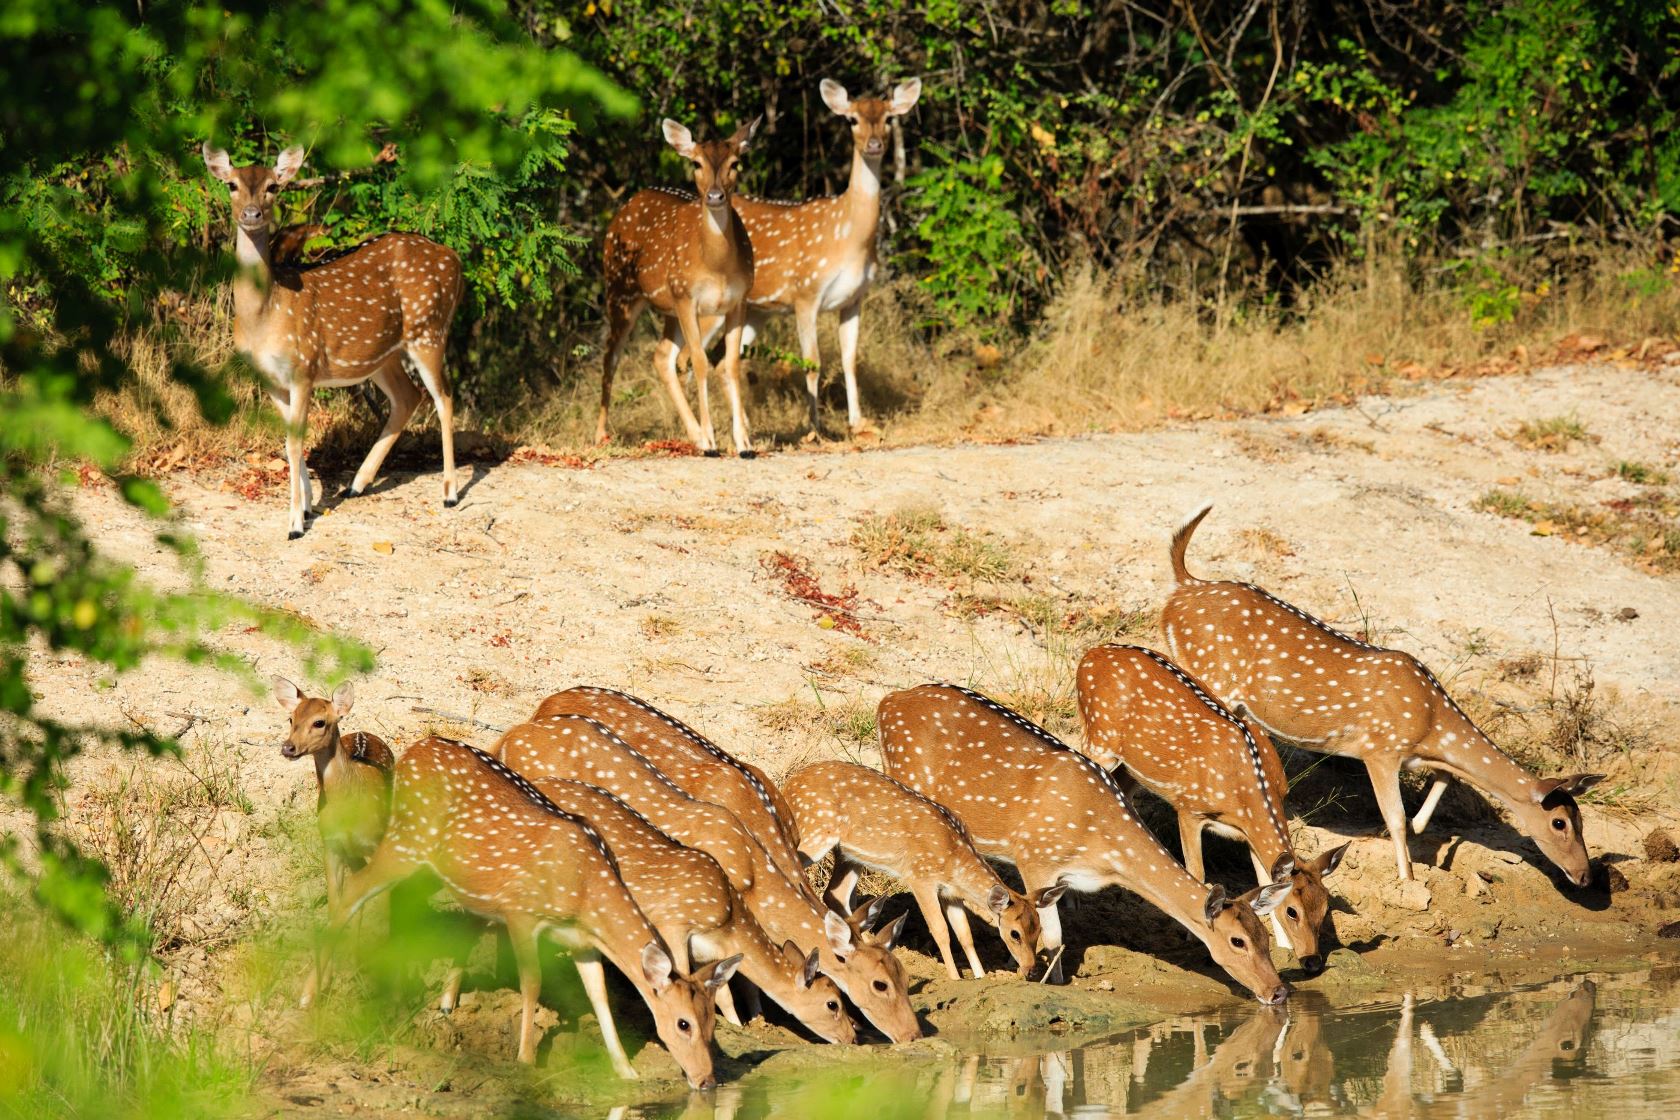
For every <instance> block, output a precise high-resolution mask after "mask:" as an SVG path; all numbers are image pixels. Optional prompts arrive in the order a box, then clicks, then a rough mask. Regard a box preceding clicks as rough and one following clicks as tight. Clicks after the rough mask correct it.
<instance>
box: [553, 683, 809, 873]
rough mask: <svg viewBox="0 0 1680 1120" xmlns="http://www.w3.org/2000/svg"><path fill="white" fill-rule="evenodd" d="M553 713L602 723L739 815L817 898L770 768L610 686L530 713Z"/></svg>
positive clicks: (567, 694)
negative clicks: (767, 770)
mask: <svg viewBox="0 0 1680 1120" xmlns="http://www.w3.org/2000/svg"><path fill="white" fill-rule="evenodd" d="M551 715H580V716H588V717H589V718H590V719H595V720H599V721H600V722H602V723H604V724H605V725H606V726H608V727H610V728H612V729H613V731H615V732H616V733H617V734H618V735H620V736H622V737H623V738H625V739H627V740H629V741H630V742H631V743H632V744H634V745H635V747H636V749H637V750H638V751H640V752H641V754H642V755H643V756H644V757H646V758H648V759H649V760H651V761H652V762H653V764H654V765H656V766H658V767H659V768H660V769H661V770H663V771H664V772H665V773H667V774H669V775H670V776H671V778H672V780H673V781H675V782H676V783H677V784H678V785H680V786H682V787H683V788H684V789H686V790H688V791H689V792H690V793H692V794H693V795H694V796H695V797H698V798H701V799H703V800H706V801H711V802H715V803H716V804H718V805H722V806H723V807H724V808H726V809H728V810H729V811H730V812H731V813H734V814H735V815H736V816H737V817H739V818H740V820H741V823H742V824H744V825H746V826H747V828H749V829H751V830H752V833H753V835H754V836H756V837H758V840H759V842H760V843H762V844H763V845H764V850H765V851H766V852H768V853H769V855H770V859H771V861H772V862H773V863H774V864H775V865H776V866H777V867H778V868H780V869H781V871H782V874H784V875H786V876H787V877H788V879H789V880H790V881H792V882H793V883H795V884H797V885H798V886H799V887H800V888H801V889H803V890H805V891H806V892H807V893H808V894H810V897H811V900H812V901H813V902H815V901H817V897H816V894H815V893H814V892H811V891H810V888H809V887H808V886H807V885H806V881H805V870H804V865H803V864H802V863H801V862H800V859H799V851H798V848H799V832H798V824H797V822H796V821H795V819H794V814H793V810H792V809H791V808H790V807H789V806H788V803H787V800H786V799H785V798H784V797H783V796H782V794H781V791H780V790H778V789H777V788H776V783H775V782H772V781H771V780H770V777H769V775H767V774H765V773H764V771H762V770H760V769H759V768H758V767H756V766H754V765H753V764H752V763H750V762H744V761H742V760H741V759H739V758H736V757H735V756H734V755H732V754H730V753H729V752H728V751H726V750H724V749H723V748H722V747H720V746H718V745H717V744H716V743H714V742H712V741H711V740H710V739H708V738H706V737H705V736H704V735H702V734H700V733H699V732H698V731H696V730H694V729H693V728H692V727H689V726H688V725H687V724H685V723H683V722H682V721H681V720H679V719H677V718H675V717H674V716H670V715H667V714H666V713H664V712H662V711H660V710H659V709H658V708H655V707H654V706H653V705H652V704H649V703H648V702H647V701H645V700H638V699H637V698H636V697H634V696H630V695H627V694H626V693H623V692H617V691H615V690H613V689H610V688H596V687H594V686H592V685H579V686H578V687H576V688H568V689H567V690H566V691H564V692H556V693H554V694H553V695H552V696H549V697H547V698H545V699H544V700H543V702H542V703H541V704H539V705H537V711H536V714H535V715H533V716H532V717H531V718H532V719H534V720H540V719H543V718H544V717H546V716H551Z"/></svg>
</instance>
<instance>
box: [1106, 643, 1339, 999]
mask: <svg viewBox="0 0 1680 1120" xmlns="http://www.w3.org/2000/svg"><path fill="white" fill-rule="evenodd" d="M1076 677H1077V680H1078V682H1079V715H1080V718H1081V720H1082V722H1083V723H1084V727H1085V753H1086V754H1087V755H1089V756H1090V757H1091V758H1093V759H1095V760H1096V762H1097V765H1099V766H1101V767H1102V768H1103V769H1105V770H1110V771H1114V776H1115V778H1116V779H1118V780H1119V782H1120V784H1121V786H1122V787H1127V786H1128V783H1132V784H1141V785H1142V786H1144V788H1146V789H1148V790H1149V791H1150V792H1151V793H1154V794H1156V795H1158V796H1160V797H1161V798H1163V799H1164V800H1166V801H1167V802H1168V803H1169V804H1171V805H1172V806H1173V808H1174V809H1175V810H1177V812H1178V837H1179V841H1180V843H1181V844H1182V846H1183V850H1184V867H1185V870H1187V871H1189V872H1190V874H1192V875H1194V876H1195V877H1196V878H1197V879H1205V878H1206V875H1205V868H1204V866H1203V862H1202V830H1203V829H1212V830H1213V831H1214V832H1216V833H1218V834H1220V835H1225V836H1230V837H1234V838H1235V839H1238V840H1241V841H1242V842H1243V843H1245V844H1247V845H1248V847H1249V853H1250V855H1251V856H1252V857H1253V860H1254V870H1255V873H1256V874H1257V875H1258V876H1259V878H1260V883H1261V885H1262V886H1264V885H1265V884H1267V883H1272V882H1276V881H1278V880H1280V879H1289V880H1290V881H1291V882H1293V883H1294V884H1295V889H1294V890H1293V891H1292V892H1290V895H1289V898H1288V899H1286V900H1285V901H1284V903H1283V905H1281V906H1279V907H1278V908H1277V909H1276V910H1274V911H1273V912H1272V918H1273V921H1274V922H1275V923H1276V926H1275V928H1276V929H1277V931H1278V933H1279V934H1280V937H1279V940H1280V941H1281V942H1282V944H1284V945H1285V946H1286V947H1289V948H1291V949H1293V951H1294V953H1295V956H1296V959H1298V960H1299V961H1300V962H1301V967H1302V968H1304V969H1306V971H1307V973H1308V974H1309V975H1314V976H1316V975H1317V974H1318V973H1320V972H1322V971H1324V954H1323V952H1322V951H1321V950H1320V943H1321V942H1323V943H1326V944H1328V943H1329V942H1331V941H1333V940H1334V937H1335V931H1334V929H1333V927H1332V922H1331V918H1330V896H1329V894H1328V893H1327V892H1326V891H1325V889H1324V877H1325V876H1326V875H1328V874H1330V873H1331V872H1332V871H1334V870H1336V868H1337V867H1338V866H1339V865H1340V864H1341V862H1342V857H1343V856H1344V855H1346V854H1347V849H1348V845H1347V844H1342V845H1340V846H1338V847H1335V848H1331V849H1330V850H1329V851H1326V852H1324V853H1322V854H1320V855H1318V856H1317V857H1315V858H1313V859H1311V860H1307V861H1302V860H1299V859H1297V858H1296V855H1295V846H1294V844H1293V843H1292V842H1291V840H1290V837H1289V815H1288V812H1287V810H1286V809H1285V807H1284V795H1285V794H1286V793H1287V792H1288V790H1289V784H1288V779H1287V778H1285V777H1284V773H1283V764H1282V763H1281V762H1280V761H1279V760H1278V756H1277V750H1276V749H1275V748H1274V747H1273V746H1272V741H1271V740H1270V739H1269V738H1267V737H1266V734H1265V732H1263V731H1262V732H1258V733H1257V731H1256V729H1254V728H1251V727H1250V726H1249V725H1248V724H1247V723H1245V722H1244V721H1243V720H1242V719H1240V718H1238V717H1237V716H1236V715H1235V714H1233V713H1232V712H1230V711H1228V710H1227V709H1226V708H1225V706H1224V705H1223V704H1221V703H1220V702H1219V701H1218V700H1215V699H1214V698H1213V696H1211V695H1210V694H1209V693H1208V691H1207V689H1205V688H1203V687H1202V685H1201V683H1200V682H1199V681H1197V680H1196V679H1195V678H1194V677H1192V676H1190V674H1188V673H1186V672H1185V671H1184V670H1183V669H1180V668H1179V667H1178V666H1177V665H1174V664H1173V663H1172V662H1171V661H1168V660H1167V659H1166V658H1165V657H1162V656H1161V655H1160V654H1158V653H1156V652H1155V651H1154V650H1150V649H1144V648H1143V647H1141V646H1097V647H1096V648H1094V649H1091V650H1089V651H1087V652H1086V654H1085V656H1084V657H1083V658H1081V659H1080V662H1079V669H1078V672H1077V674H1076ZM1117 767H1118V768H1119V769H1116V768H1117ZM1128 792H1130V790H1129V789H1128Z"/></svg>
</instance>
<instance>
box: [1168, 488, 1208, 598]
mask: <svg viewBox="0 0 1680 1120" xmlns="http://www.w3.org/2000/svg"><path fill="white" fill-rule="evenodd" d="M1212 508H1213V503H1212V502H1209V503H1208V504H1207V505H1205V506H1203V507H1202V508H1201V509H1199V510H1197V511H1196V512H1195V513H1193V514H1191V515H1190V519H1189V520H1188V521H1186V522H1185V523H1184V524H1182V525H1180V526H1179V527H1178V529H1177V530H1176V531H1175V532H1174V533H1173V535H1172V548H1171V550H1170V555H1171V556H1172V570H1173V582H1174V583H1195V582H1197V580H1196V577H1195V576H1193V575H1191V574H1190V569H1188V568H1186V567H1185V566H1184V550H1185V549H1187V548H1189V547H1190V536H1191V534H1192V533H1194V532H1195V531H1196V526H1198V525H1200V524H1201V523H1202V518H1204V517H1206V516H1207V515H1208V511H1209V510H1211V509H1212Z"/></svg>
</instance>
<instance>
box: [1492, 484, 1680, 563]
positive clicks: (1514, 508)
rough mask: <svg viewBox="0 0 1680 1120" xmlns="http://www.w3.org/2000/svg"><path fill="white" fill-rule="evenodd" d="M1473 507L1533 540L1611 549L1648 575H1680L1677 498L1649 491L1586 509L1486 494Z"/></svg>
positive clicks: (1510, 494) (1679, 507) (1508, 494)
mask: <svg viewBox="0 0 1680 1120" xmlns="http://www.w3.org/2000/svg"><path fill="white" fill-rule="evenodd" d="M1475 508H1476V509H1479V510H1482V511H1484V512H1487V513H1496V514H1498V515H1499V516H1501V517H1509V518H1514V519H1516V520H1519V521H1526V522H1528V523H1529V524H1530V525H1532V526H1533V528H1532V529H1531V530H1530V532H1531V533H1533V534H1534V535H1535V536H1541V537H1551V536H1556V537H1562V538H1563V539H1565V540H1572V541H1576V542H1579V543H1581V544H1593V545H1598V546H1600V547H1603V548H1609V549H1612V550H1614V551H1615V552H1617V553H1619V554H1621V555H1622V556H1623V557H1624V558H1625V559H1627V560H1628V561H1629V562H1630V563H1632V564H1633V565H1634V566H1635V567H1639V568H1644V569H1645V570H1647V571H1652V572H1664V573H1666V572H1675V571H1680V497H1677V496H1676V495H1674V494H1672V493H1669V492H1667V491H1663V490H1660V489H1655V488H1652V489H1648V490H1645V491H1644V492H1642V493H1640V494H1637V495H1635V496H1633V497H1631V498H1612V499H1610V500H1609V501H1605V502H1600V503H1598V504H1597V505H1594V506H1587V505H1576V504H1573V503H1568V502H1547V501H1542V500H1540V499H1538V498H1530V497H1527V496H1526V495H1523V494H1520V493H1517V492H1516V491H1512V490H1489V491H1488V492H1487V493H1485V494H1483V495H1482V496H1481V497H1479V498H1477V499H1476V502H1475Z"/></svg>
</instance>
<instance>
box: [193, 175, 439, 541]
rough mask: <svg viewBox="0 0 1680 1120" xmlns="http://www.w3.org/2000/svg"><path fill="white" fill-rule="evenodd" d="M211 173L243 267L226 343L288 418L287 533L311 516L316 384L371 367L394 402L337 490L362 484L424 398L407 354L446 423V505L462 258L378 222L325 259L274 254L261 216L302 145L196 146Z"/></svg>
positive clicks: (352, 378) (294, 533)
mask: <svg viewBox="0 0 1680 1120" xmlns="http://www.w3.org/2000/svg"><path fill="white" fill-rule="evenodd" d="M204 163H205V166H207V167H208V168H209V169H210V173H211V174H212V175H214V176H215V177H216V178H218V179H220V180H222V181H223V182H224V183H226V184H227V185H228V194H229V201H230V202H231V204H232V208H233V222H234V231H235V233H234V238H235V247H236V255H237V257H238V260H239V272H238V274H237V275H236V276H235V277H234V280H233V315H234V318H233V344H234V346H235V347H236V348H237V349H238V350H239V352H240V353H241V354H244V355H245V357H246V358H247V359H248V360H249V361H250V362H251V364H252V365H253V366H255V367H256V368H257V370H258V371H259V372H261V373H262V375H263V376H264V377H265V378H267V380H268V387H269V395H270V396H271V397H273V399H274V404H275V407H276V408H278V409H279V410H280V417H281V419H282V420H284V421H285V423H286V463H287V467H288V470H289V472H290V476H291V513H290V519H289V521H288V522H287V536H288V538H289V539H292V540H296V539H297V538H298V537H301V536H303V527H304V519H305V518H307V517H311V516H313V515H314V506H313V501H312V498H311V494H310V483H309V472H308V470H307V468H306V467H305V465H304V436H305V425H306V424H307V423H308V420H309V401H310V397H311V396H312V394H313V393H314V391H315V390H316V389H332V388H338V387H342V386H346V385H359V384H361V383H362V382H363V381H366V380H368V379H369V378H371V379H372V380H373V383H374V384H375V385H377V386H379V388H380V390H381V391H382V392H383V393H384V394H385V396H386V397H387V398H388V399H389V400H390V402H391V413H390V415H389V416H387V417H386V419H385V427H384V429H383V430H382V431H381V432H380V433H379V438H378V439H376V440H374V442H373V446H372V447H370V448H369V449H368V453H367V457H366V458H365V459H363V460H362V465H361V467H360V468H359V469H358V470H357V471H356V476H355V478H354V479H352V480H351V483H350V485H349V486H348V487H347V488H346V489H345V494H346V495H347V496H350V497H354V496H356V495H359V494H361V493H362V491H364V490H366V489H367V487H368V485H369V484H370V483H372V482H373V479H374V476H376V475H377V474H378V473H379V468H380V466H381V465H382V464H383V463H384V462H385V455H386V453H387V452H389V451H390V450H391V445H392V444H394V443H396V441H397V436H398V435H399V434H401V432H402V430H403V426H404V425H405V424H407V423H408V419H409V417H410V416H412V415H414V409H415V407H416V406H417V405H418V404H419V403H420V391H419V390H418V389H416V388H415V387H414V382H413V381H411V380H410V379H409V376H408V373H407V372H406V371H405V370H404V369H403V359H404V358H406V359H407V360H408V361H409V363H410V364H412V365H413V366H414V369H415V371H416V372H417V373H418V374H419V375H420V380H421V382H422V383H423V384H424V385H425V386H426V391H427V392H428V393H429V394H431V398H432V403H433V404H434V405H435V406H436V407H437V414H438V423H439V424H440V425H441V426H442V429H443V504H444V505H445V506H454V505H455V503H456V502H457V501H458V500H459V492H458V491H457V489H456V485H455V405H454V399H453V398H452V397H451V396H450V391H449V376H448V374H447V372H446V371H445V370H444V364H443V358H444V349H445V346H446V344H447V342H448V340H449V326H450V324H451V323H452V322H453V321H454V319H455V308H456V306H457V305H458V304H459V303H460V302H461V296H462V293H463V292H464V291H465V286H464V283H463V280H462V275H461V258H460V257H458V256H456V254H455V251H454V250H453V249H451V248H449V247H448V246H446V245H439V244H438V243H437V242H436V241H433V240H431V239H430V238H426V237H421V236H420V235H419V234H415V233H384V234H380V235H379V236H378V237H374V238H372V239H370V240H368V241H365V242H363V243H362V244H361V245H359V246H357V247H356V248H354V249H352V250H350V251H349V252H347V253H344V254H342V255H340V256H337V257H334V258H333V259H332V260H330V261H327V262H325V263H323V264H318V265H309V266H299V265H282V264H278V263H276V261H275V260H274V258H273V254H272V253H271V251H270V246H269V223H270V221H271V220H272V218H273V216H274V203H275V200H276V199H277V198H278V197H279V195H280V189H281V188H282V187H284V186H285V185H286V184H287V183H289V182H291V181H292V179H293V178H294V177H295V176H296V175H297V173H298V169H299V168H301V167H302V166H303V149H302V148H287V149H286V150H285V151H283V152H281V153H280V158H279V159H278V160H276V161H275V163H274V166H273V167H267V166H264V165H262V164H251V165H250V166H247V167H234V166H233V164H232V161H230V160H229V158H228V154H227V153H226V152H225V151H222V150H221V149H220V148H213V147H211V146H210V145H209V144H208V143H206V144H205V145H204Z"/></svg>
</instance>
